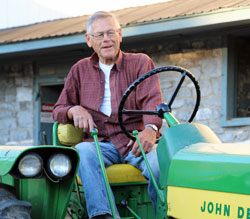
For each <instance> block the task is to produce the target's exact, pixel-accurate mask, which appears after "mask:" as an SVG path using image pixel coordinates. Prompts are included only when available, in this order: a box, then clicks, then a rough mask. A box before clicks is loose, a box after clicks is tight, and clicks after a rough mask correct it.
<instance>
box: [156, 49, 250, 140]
mask: <svg viewBox="0 0 250 219" xmlns="http://www.w3.org/2000/svg"><path fill="white" fill-rule="evenodd" d="M160 54H161V55H157V56H155V55H153V56H152V58H153V60H154V61H155V63H156V65H157V67H162V66H167V65H177V66H181V67H183V68H186V69H188V70H190V71H191V72H192V73H193V74H194V75H195V76H196V78H197V79H198V81H199V84H200V88H201V104H200V108H199V111H198V113H197V115H196V117H195V119H194V122H199V123H202V124H205V125H208V126H209V127H210V128H211V129H212V130H213V131H214V132H215V133H216V134H217V136H218V137H219V138H220V139H221V141H223V142H241V141H246V140H248V139H250V126H245V127H244V126H243V127H230V128H223V127H221V126H220V119H221V104H222V96H221V93H222V91H221V87H222V49H221V48H214V49H205V50H189V51H182V52H178V53H172V54H168V53H166V54H163V53H160ZM167 74H168V73H162V74H160V78H161V88H162V91H163V100H164V101H167V100H168V98H166V95H167V94H168V93H170V92H171V88H172V87H173V85H172V84H171V83H170V82H171V81H173V80H174V79H173V77H172V78H171V76H170V77H168V75H167ZM185 81H186V80H185ZM193 91H194V88H192V86H191V83H190V82H187V83H186V84H184V86H183V91H180V95H178V97H177V98H176V104H175V106H173V114H174V115H175V116H176V117H177V118H178V119H180V120H183V121H186V120H187V119H188V117H189V115H190V109H191V108H192V107H193V102H194V100H195V93H194V92H193ZM187 105H190V106H191V107H189V108H188V109H187V107H188V106H187ZM164 126H166V124H164Z"/></svg>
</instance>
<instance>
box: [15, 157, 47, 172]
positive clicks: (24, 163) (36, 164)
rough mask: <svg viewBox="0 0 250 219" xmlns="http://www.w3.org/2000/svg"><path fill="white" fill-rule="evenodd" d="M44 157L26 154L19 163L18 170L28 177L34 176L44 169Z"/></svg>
mask: <svg viewBox="0 0 250 219" xmlns="http://www.w3.org/2000/svg"><path fill="white" fill-rule="evenodd" d="M42 166H43V163H42V159H41V157H40V156H39V155H38V154H27V155H25V156H24V157H23V158H22V159H21V160H20V161H19V164H18V170H19V171H20V173H21V174H22V175H24V176H26V177H34V176H36V175H38V174H39V173H40V172H41V171H42Z"/></svg>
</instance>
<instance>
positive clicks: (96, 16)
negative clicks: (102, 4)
mask: <svg viewBox="0 0 250 219" xmlns="http://www.w3.org/2000/svg"><path fill="white" fill-rule="evenodd" d="M107 17H111V18H113V19H114V21H115V25H116V28H121V26H120V24H119V22H118V20H117V18H116V17H115V15H114V14H112V13H110V12H105V11H97V12H95V13H94V14H93V15H92V16H91V17H90V18H89V19H88V21H87V33H91V25H92V24H93V23H94V21H95V20H97V19H100V18H107Z"/></svg>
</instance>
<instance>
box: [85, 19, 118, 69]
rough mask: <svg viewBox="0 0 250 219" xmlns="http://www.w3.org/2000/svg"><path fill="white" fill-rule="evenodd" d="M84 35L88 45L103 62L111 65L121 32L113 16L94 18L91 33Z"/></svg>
mask: <svg viewBox="0 0 250 219" xmlns="http://www.w3.org/2000/svg"><path fill="white" fill-rule="evenodd" d="M85 37H86V41H87V44H88V46H89V47H92V48H93V49H94V51H95V52H96V53H97V55H98V57H99V59H100V61H101V62H102V63H103V64H107V65H111V64H113V63H114V62H115V61H116V58H117V54H118V51H119V49H120V43H121V41H122V32H121V29H118V28H117V27H116V24H115V21H114V20H113V18H111V17H107V18H101V19H96V20H95V21H94V22H93V23H92V25H91V33H89V34H85Z"/></svg>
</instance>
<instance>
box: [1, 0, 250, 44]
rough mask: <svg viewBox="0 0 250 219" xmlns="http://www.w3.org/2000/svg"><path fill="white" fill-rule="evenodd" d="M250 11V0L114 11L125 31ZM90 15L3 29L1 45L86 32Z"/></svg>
mask: <svg viewBox="0 0 250 219" xmlns="http://www.w3.org/2000/svg"><path fill="white" fill-rule="evenodd" d="M245 7H247V8H250V0H216V1H214V0H186V1H183V0H172V1H168V2H164V3H157V4H151V5H145V6H139V7H130V8H125V9H121V10H116V11H112V13H114V14H115V15H116V16H117V18H118V20H119V21H120V24H121V25H122V27H123V28H126V27H131V26H137V25H142V24H145V23H147V24H148V23H155V22H161V21H166V20H168V19H174V18H180V17H184V18H185V17H190V16H191V15H202V14H206V13H210V12H216V11H220V10H223V9H231V10H238V9H242V8H245ZM88 17H89V16H88V15H83V16H79V17H72V18H66V19H58V20H53V21H46V22H42V23H36V24H32V25H27V26H21V27H17V28H10V29H3V30H0V44H2V45H3V44H12V43H17V42H26V41H31V40H39V39H48V38H54V37H63V36H70V35H71V36H72V35H77V34H81V33H84V32H85V30H86V20H87V19H88Z"/></svg>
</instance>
